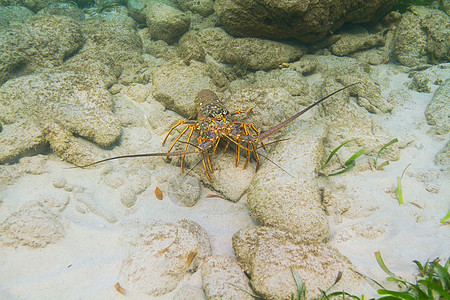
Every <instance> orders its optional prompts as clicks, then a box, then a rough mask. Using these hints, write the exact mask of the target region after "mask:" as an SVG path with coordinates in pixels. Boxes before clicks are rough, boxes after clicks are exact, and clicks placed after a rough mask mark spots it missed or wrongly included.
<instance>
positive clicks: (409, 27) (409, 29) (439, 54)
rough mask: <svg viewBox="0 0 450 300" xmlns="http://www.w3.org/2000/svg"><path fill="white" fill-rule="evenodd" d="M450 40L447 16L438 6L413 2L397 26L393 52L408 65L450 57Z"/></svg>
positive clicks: (447, 59)
mask: <svg viewBox="0 0 450 300" xmlns="http://www.w3.org/2000/svg"><path fill="white" fill-rule="evenodd" d="M449 41H450V17H449V16H448V15H446V14H445V13H444V12H442V11H440V10H437V9H431V8H427V7H424V6H414V7H413V8H412V11H408V12H406V13H404V14H403V16H402V19H401V21H400V23H399V25H398V27H397V29H396V33H395V42H394V43H395V44H394V54H395V56H396V57H397V59H398V60H399V62H400V63H401V64H403V65H405V66H408V67H413V66H417V65H420V64H424V63H429V62H435V61H436V60H438V61H449V59H450V42H449Z"/></svg>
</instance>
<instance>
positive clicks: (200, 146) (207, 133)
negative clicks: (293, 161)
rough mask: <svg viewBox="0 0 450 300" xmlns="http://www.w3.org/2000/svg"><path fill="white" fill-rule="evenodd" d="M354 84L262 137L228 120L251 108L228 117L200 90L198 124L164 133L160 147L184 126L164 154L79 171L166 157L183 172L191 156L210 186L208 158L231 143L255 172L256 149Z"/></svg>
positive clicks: (214, 98)
mask: <svg viewBox="0 0 450 300" xmlns="http://www.w3.org/2000/svg"><path fill="white" fill-rule="evenodd" d="M356 84H359V82H357V83H353V84H350V85H347V86H345V87H343V88H340V89H338V90H336V91H334V92H333V93H331V94H329V95H327V96H325V97H323V98H322V99H320V100H318V101H316V102H315V103H313V104H311V105H310V106H308V107H307V108H305V109H303V110H302V111H300V112H299V113H296V114H295V115H293V116H292V117H290V118H289V119H287V120H285V121H284V122H282V123H280V124H278V125H276V126H274V127H272V128H271V129H269V130H267V131H265V132H263V133H259V131H258V130H257V129H256V127H255V125H254V124H253V123H243V122H234V121H232V120H231V117H233V116H235V115H238V114H242V113H248V112H250V111H251V110H252V109H253V107H250V108H248V109H245V110H237V111H235V112H233V113H230V112H229V111H228V110H227V109H226V108H225V106H224V105H223V104H222V103H221V102H220V101H219V98H218V97H217V95H216V94H215V93H214V92H213V91H211V90H202V91H200V92H199V93H198V95H197V97H196V98H195V100H194V101H195V106H196V108H197V111H198V115H197V120H196V121H194V120H181V121H179V122H178V123H176V124H175V125H174V126H172V127H171V128H170V130H169V132H167V134H166V136H165V138H164V140H163V142H162V145H163V146H164V144H165V143H166V141H167V138H168V137H169V135H170V134H171V133H172V131H173V130H174V129H175V128H177V127H178V126H181V125H185V127H184V129H183V130H181V132H180V134H179V135H178V136H177V137H176V138H175V140H174V141H173V143H172V144H171V146H170V147H169V149H168V150H167V152H158V153H144V154H131V155H122V156H115V157H110V158H106V159H103V160H99V161H96V162H93V163H91V164H88V165H84V166H79V167H82V168H84V167H89V166H92V165H95V164H98V163H102V162H105V161H109V160H114V159H120V158H130V157H147V156H167V157H169V156H181V172H184V159H185V156H186V155H187V154H191V153H200V155H201V158H202V162H203V168H204V170H205V173H206V176H207V177H208V179H209V181H211V182H213V178H212V176H211V174H212V173H213V172H214V169H213V166H212V163H211V157H210V155H212V154H214V153H215V151H216V149H217V146H218V144H219V142H220V140H221V139H223V140H225V142H226V145H225V150H226V149H227V148H228V144H229V142H232V143H234V144H235V145H236V163H235V165H236V166H237V165H238V163H239V158H240V149H241V148H242V149H243V150H245V151H246V152H247V156H246V161H245V164H244V169H245V168H246V167H247V165H248V163H249V161H250V157H251V153H254V156H255V160H256V169H258V168H259V166H260V159H259V154H258V152H257V149H258V148H259V147H263V148H265V145H264V143H263V140H265V139H266V138H268V137H269V136H271V135H273V134H274V133H276V132H278V131H280V130H281V129H283V128H284V127H286V126H287V125H289V124H290V123H292V122H293V121H295V120H296V119H297V118H298V117H300V116H301V115H303V114H304V113H305V112H307V111H309V110H310V109H311V108H313V107H315V106H316V105H318V104H320V103H321V102H322V101H324V100H325V99H327V98H329V97H331V96H333V95H334V94H336V93H339V92H340V91H342V90H344V89H347V88H349V87H351V86H354V85H356ZM194 131H195V132H196V133H197V134H198V138H197V145H193V144H192V143H191V139H192V136H193V134H194ZM186 132H187V140H186V141H185V142H181V141H180V138H181V137H182V136H183V135H184V134H186ZM177 142H180V143H184V144H185V145H184V149H183V150H182V151H177V152H171V151H172V149H173V147H174V146H175V145H176V143H177ZM189 145H191V146H193V147H194V149H193V150H188V146H189ZM244 145H245V146H244ZM210 149H212V153H211V152H210Z"/></svg>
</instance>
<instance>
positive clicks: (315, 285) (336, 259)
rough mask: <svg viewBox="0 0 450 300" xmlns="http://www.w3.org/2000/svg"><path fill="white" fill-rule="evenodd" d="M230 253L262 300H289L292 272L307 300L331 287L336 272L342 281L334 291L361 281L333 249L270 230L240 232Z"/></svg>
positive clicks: (294, 290)
mask: <svg viewBox="0 0 450 300" xmlns="http://www.w3.org/2000/svg"><path fill="white" fill-rule="evenodd" d="M233 249H234V251H235V253H236V257H237V260H238V262H239V263H240V265H241V266H242V267H243V269H244V270H245V272H246V273H247V274H249V276H250V284H251V285H252V287H253V289H254V290H255V292H256V293H257V294H258V295H260V296H262V297H263V298H264V299H290V298H291V295H294V298H295V295H296V292H297V288H296V285H295V282H294V278H293V276H292V271H291V268H293V269H294V270H295V272H296V273H297V274H298V275H299V276H300V278H301V279H302V281H303V282H304V284H305V287H306V298H307V299H313V298H316V297H319V296H320V295H321V293H320V291H319V289H322V290H326V289H327V288H328V287H330V286H331V285H332V284H333V283H334V281H335V280H336V277H337V276H338V273H339V272H343V277H342V279H341V281H340V282H339V283H338V284H337V285H336V286H334V287H333V290H339V291H342V290H344V291H346V290H348V289H346V286H352V287H353V289H352V291H353V292H354V289H355V285H356V284H357V282H358V281H359V280H360V279H359V277H358V276H357V275H356V274H355V273H354V272H353V271H352V270H351V268H352V265H351V263H350V262H349V260H348V259H347V258H346V257H344V256H343V255H342V254H340V253H339V252H338V251H337V250H336V249H334V248H333V247H331V246H329V245H327V244H322V243H305V242H303V241H302V240H301V237H298V238H297V237H296V236H294V235H291V234H288V233H285V232H283V231H280V230H277V229H273V228H269V227H253V228H249V229H242V230H240V231H238V232H237V233H236V234H235V235H234V236H233Z"/></svg>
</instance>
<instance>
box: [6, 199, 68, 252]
mask: <svg viewBox="0 0 450 300" xmlns="http://www.w3.org/2000/svg"><path fill="white" fill-rule="evenodd" d="M64 234H65V232H64V226H63V223H62V219H61V216H60V215H59V214H57V213H55V212H52V211H50V210H47V209H46V208H44V207H39V206H36V207H31V208H28V207H27V208H23V209H21V210H19V211H18V212H16V213H13V214H11V215H10V216H9V217H7V218H6V219H5V220H4V221H3V222H2V223H1V224H0V242H1V243H2V244H3V245H7V246H13V247H18V246H28V247H32V248H41V247H45V246H47V245H48V244H54V243H56V242H57V241H58V240H60V239H61V238H63V237H64Z"/></svg>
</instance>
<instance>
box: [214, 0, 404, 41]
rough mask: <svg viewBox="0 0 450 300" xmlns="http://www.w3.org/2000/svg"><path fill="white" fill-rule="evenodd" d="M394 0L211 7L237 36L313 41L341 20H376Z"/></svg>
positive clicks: (229, 0)
mask: <svg viewBox="0 0 450 300" xmlns="http://www.w3.org/2000/svg"><path fill="white" fill-rule="evenodd" d="M396 3H397V1H394V0H376V1H353V0H339V1H331V0H327V1H306V0H298V1H276V0H269V1H257V0H217V1H216V2H215V6H214V9H215V11H216V13H217V15H218V16H219V19H220V21H221V23H222V24H223V26H224V27H225V29H226V30H227V32H228V33H230V34H232V35H235V36H240V37H266V38H276V39H280V38H296V39H298V40H300V41H302V42H306V43H313V42H315V41H317V40H320V39H323V38H324V37H326V36H327V35H328V34H329V32H332V31H335V30H337V29H338V28H340V27H341V26H342V25H343V24H344V23H347V22H348V23H364V22H370V21H375V20H377V19H379V18H381V17H383V16H384V14H386V13H387V12H389V11H390V10H391V9H392V7H393V6H394V5H395V4H396Z"/></svg>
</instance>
